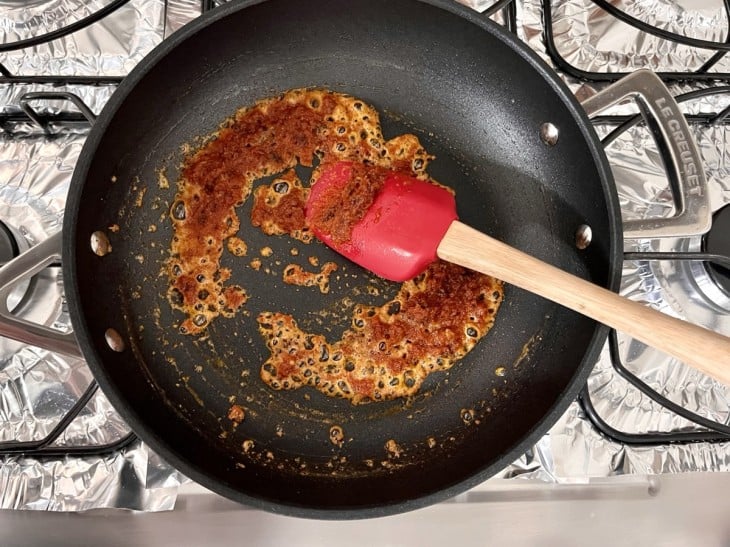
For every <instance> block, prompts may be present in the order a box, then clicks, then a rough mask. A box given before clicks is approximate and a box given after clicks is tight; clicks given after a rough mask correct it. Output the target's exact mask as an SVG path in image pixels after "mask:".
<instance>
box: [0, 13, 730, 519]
mask: <svg viewBox="0 0 730 547" xmlns="http://www.w3.org/2000/svg"><path fill="white" fill-rule="evenodd" d="M220 3H223V2H216V1H210V0H202V1H200V0H155V1H142V0H115V1H102V0H94V1H90V2H88V1H87V2H81V1H74V0H34V1H33V2H25V3H20V2H15V1H12V0H0V8H1V9H0V128H1V130H0V264H4V263H6V262H9V261H11V260H12V259H13V258H15V257H17V256H18V255H20V254H21V253H23V252H25V251H27V250H28V249H31V248H38V247H37V246H38V245H39V244H41V243H42V242H43V241H47V239H48V238H49V236H52V235H53V234H55V233H57V232H59V230H60V229H61V224H62V217H63V208H64V203H65V196H66V193H67V191H68V187H69V183H70V179H71V173H72V171H73V168H74V164H75V162H76V160H77V158H78V156H79V153H80V151H81V147H82V144H83V142H84V140H85V138H86V136H87V135H88V133H89V129H90V127H91V126H92V125H93V123H94V118H95V115H96V114H98V113H99V112H100V110H101V109H102V108H103V106H104V104H105V103H106V101H107V100H108V99H109V97H110V96H111V95H112V94H113V93H114V90H115V88H116V85H117V84H118V83H119V82H120V81H121V80H122V79H123V77H124V75H125V74H127V73H128V72H129V70H130V69H131V68H132V67H133V66H134V65H135V64H136V63H137V62H139V61H140V60H141V59H142V58H143V57H144V55H145V54H146V53H148V52H149V51H150V50H151V49H152V48H153V47H154V46H155V45H157V44H159V43H160V42H161V41H162V40H164V39H165V38H167V37H168V36H169V35H170V34H171V33H172V32H174V31H175V30H177V29H178V28H180V27H181V26H183V25H184V24H186V23H187V22H189V21H191V20H193V19H194V18H196V17H198V16H199V15H200V14H201V13H202V12H205V11H207V10H211V9H215V8H216V6H217V5H218V4H220ZM464 3H466V4H468V5H470V6H471V7H473V8H474V9H476V10H478V11H482V12H485V13H486V14H487V15H489V16H490V17H492V18H493V19H494V20H495V21H496V22H497V23H499V24H502V25H504V26H505V27H506V28H507V29H508V30H510V31H511V32H513V33H515V34H516V35H517V36H518V37H519V38H520V39H521V40H523V41H525V42H526V43H527V44H528V45H529V46H530V47H531V48H532V49H533V50H535V51H536V52H538V54H540V55H541V56H542V57H543V58H544V59H545V60H546V62H547V63H548V64H550V65H551V66H553V67H554V68H555V69H556V71H557V72H558V73H559V74H560V75H561V76H562V77H563V78H564V80H565V81H566V83H567V84H568V86H569V87H570V88H571V90H573V92H574V93H575V94H576V96H577V97H578V98H579V100H583V99H586V98H588V97H590V96H592V95H593V94H594V93H595V92H596V91H598V90H600V89H602V88H604V87H605V86H606V85H607V84H608V83H610V82H612V81H615V80H617V79H618V78H620V77H621V76H622V75H624V74H625V73H628V72H631V71H632V70H635V69H637V68H642V67H646V68H650V69H652V70H654V71H656V72H658V73H659V74H660V75H661V76H662V78H663V79H664V80H665V81H666V82H667V83H668V84H669V85H670V89H671V90H672V91H673V93H674V94H675V95H676V96H677V99H678V100H679V101H680V103H681V105H682V107H683V109H684V112H685V114H686V117H687V119H688V122H689V123H690V126H691V128H692V131H693V134H694V137H695V138H696V140H697V142H698V144H699V147H700V152H701V155H702V159H703V161H704V167H705V171H706V175H707V178H708V190H709V195H710V201H711V209H712V212H713V219H712V227H711V228H710V230H709V231H708V232H707V233H706V234H702V235H684V234H683V233H682V231H681V229H678V228H677V227H676V226H675V227H673V226H672V221H671V219H672V218H673V217H674V216H675V214H676V212H677V210H678V206H677V203H678V199H679V198H678V195H677V193H678V188H677V186H676V184H675V181H673V180H672V177H671V176H668V175H667V171H666V169H665V163H666V162H667V160H666V159H665V156H664V153H663V149H662V147H661V146H660V145H657V143H656V142H655V140H654V137H653V134H652V132H651V131H650V129H649V128H648V126H647V124H645V123H643V122H642V117H641V115H640V113H639V112H638V110H637V109H636V107H634V106H631V105H628V106H626V105H621V106H618V107H614V108H612V109H611V110H609V111H607V112H604V113H601V115H600V116H597V117H595V118H594V119H593V121H594V124H595V127H596V131H597V132H598V134H599V136H600V137H601V138H602V139H603V142H604V145H605V148H606V152H607V155H608V158H609V160H610V163H611V167H612V169H613V173H614V176H615V179H616V183H617V186H618V191H619V196H620V200H621V206H622V215H623V219H624V222H625V223H626V226H627V230H630V231H628V232H627V233H626V242H625V249H624V251H625V253H624V259H625V262H624V269H623V274H624V275H623V281H622V287H621V292H622V293H623V294H625V295H626V296H628V297H630V298H632V299H634V300H637V301H639V302H642V303H645V304H646V305H648V306H652V307H655V308H657V309H660V310H661V311H664V312H665V313H668V314H670V315H674V316H677V317H681V318H684V319H686V320H690V321H692V322H695V323H697V324H700V325H703V326H705V327H707V328H710V329H713V330H716V331H718V332H721V333H723V334H725V335H730V237H729V235H730V173H729V172H728V169H730V164H729V163H727V162H726V160H727V156H728V152H730V131H729V130H728V125H727V124H728V115H729V114H730V61H728V60H727V59H726V58H725V54H726V53H727V52H728V51H729V50H730V46H728V44H727V42H726V40H727V39H728V37H729V36H730V23H729V18H730V11H728V10H730V8H729V7H728V3H727V2H723V1H722V0H704V1H702V2H698V1H693V2H690V1H689V0H686V1H680V0H622V1H621V2H612V3H608V2H606V1H605V0H497V1H496V2H495V1H494V0H485V1H483V0H464ZM654 218H664V219H667V222H666V225H667V227H668V228H667V229H668V230H669V231H668V232H667V235H668V234H671V237H656V235H655V234H652V237H648V236H647V235H646V234H645V233H642V231H641V229H640V227H641V221H643V220H646V219H654ZM637 226H638V227H639V228H637ZM662 235H665V234H662ZM46 254H47V256H45V257H43V260H41V261H35V262H34V263H33V264H32V266H34V267H33V268H30V269H29V271H28V272H27V273H26V275H17V276H16V275H14V276H12V277H14V278H15V277H17V280H15V281H14V282H13V283H12V284H9V285H8V286H7V287H6V288H2V287H0V299H1V300H3V302H0V314H2V313H5V314H6V315H9V316H10V317H11V318H14V319H22V320H24V321H28V322H31V323H33V324H35V325H40V326H41V327H43V328H50V329H52V332H51V334H50V335H51V336H52V337H57V338H59V339H64V336H65V337H66V339H67V338H68V333H69V332H70V330H71V325H70V321H69V318H68V314H67V312H66V309H65V301H64V296H63V288H62V279H61V270H60V267H59V266H60V262H59V261H60V260H62V257H60V256H58V252H55V251H53V250H51V251H50V252H48V253H46ZM2 273H3V270H0V277H2ZM6 273H7V270H6ZM40 330H41V331H42V329H40ZM728 419H730V390H729V388H727V387H726V386H723V385H721V384H719V383H717V382H716V381H714V380H712V379H710V378H708V377H706V376H704V375H702V374H701V373H699V372H696V371H694V370H693V369H690V368H688V367H687V366H686V365H684V364H683V363H680V362H677V361H676V360H673V359H670V358H669V357H666V356H665V355H663V354H661V353H659V352H657V351H655V350H652V349H650V348H647V347H645V346H644V345H642V344H640V343H638V342H636V341H634V340H632V339H629V338H626V337H624V336H623V335H621V334H620V333H616V332H612V333H611V334H610V336H609V340H608V342H607V344H606V347H605V348H604V351H603V352H602V355H601V358H600V360H599V361H598V362H597V363H596V367H595V369H594V371H593V373H592V374H591V376H590V378H589V380H588V383H587V384H586V386H585V388H584V389H583V392H582V393H581V395H580V397H579V399H578V400H577V401H575V402H574V403H573V404H572V405H571V407H570V408H569V410H568V411H567V412H566V413H565V415H564V416H563V417H562V418H561V419H560V420H559V421H558V423H557V424H556V425H555V426H554V427H553V428H552V430H551V431H550V433H549V434H548V435H546V436H545V437H544V438H543V439H542V440H541V441H540V442H538V443H537V444H536V445H535V447H534V448H533V449H532V450H530V451H529V452H528V453H526V454H525V455H524V456H522V457H521V458H520V459H519V460H518V461H516V462H514V464H512V465H511V466H509V467H508V468H507V469H505V470H503V471H502V472H501V473H500V474H498V475H497V477H495V479H492V480H490V481H487V483H485V485H483V487H478V488H477V489H476V490H475V491H474V492H470V493H467V494H465V495H464V496H463V497H461V498H460V499H461V500H462V501H464V500H473V499H480V498H479V495H480V492H481V493H485V492H486V493H489V492H493V491H494V489H495V488H497V489H499V488H504V484H505V483H504V482H500V481H513V482H514V483H515V484H526V483H527V481H539V482H542V483H546V484H556V483H572V484H574V483H591V482H595V481H597V480H599V481H600V480H603V479H605V478H608V477H617V476H619V475H624V476H627V477H633V476H635V477H637V484H638V483H640V484H641V485H642V488H645V489H646V488H648V490H649V491H650V492H651V489H652V488H655V487H656V482H655V481H654V482H653V481H652V480H651V479H650V478H649V479H647V478H646V477H647V476H648V477H651V476H660V475H661V474H666V473H678V472H697V471H727V470H730V442H728V441H730V426H728V425H727V422H728ZM638 477H641V478H638ZM520 480H522V481H523V482H521V483H520ZM181 485H184V486H182V490H183V491H185V492H187V491H189V489H190V488H191V487H192V486H191V485H189V481H188V479H186V478H185V477H183V476H182V475H181V474H180V473H178V472H177V471H176V470H175V469H173V468H172V467H170V466H169V465H167V464H166V463H165V462H164V461H162V460H161V459H160V458H159V457H158V456H157V455H156V454H154V453H153V452H152V451H150V450H149V449H148V448H147V447H146V446H145V445H144V444H143V443H141V442H140V441H139V440H137V438H136V437H135V435H134V433H133V432H131V431H130V429H129V428H128V427H127V426H126V424H125V423H124V422H123V420H122V419H121V418H120V417H119V416H118V415H117V414H116V412H115V411H114V409H113V408H112V406H111V405H110V404H109V402H108V401H107V400H106V398H105V397H104V395H103V393H101V392H100V391H99V390H98V389H97V386H96V384H95V382H94V380H93V378H92V376H91V373H90V372H89V369H88V368H87V367H86V365H85V363H84V361H83V359H81V358H80V357H79V358H72V357H68V356H64V355H61V354H59V353H54V352H52V351H47V350H41V349H38V348H36V347H34V346H29V345H25V344H21V343H18V342H15V341H13V340H10V339H8V338H0V508H2V509H46V510H64V511H66V510H85V509H98V508H126V509H137V510H144V511H161V510H168V509H172V508H173V506H174V504H175V501H176V498H177V496H178V493H179V492H180V491H181V490H180V489H181ZM495 485H498V486H495ZM470 496H471V497H470ZM457 501H459V500H458V499H457Z"/></svg>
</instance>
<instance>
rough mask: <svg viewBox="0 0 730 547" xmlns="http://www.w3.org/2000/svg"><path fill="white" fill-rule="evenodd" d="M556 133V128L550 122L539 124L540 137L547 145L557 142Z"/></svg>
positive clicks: (553, 144) (557, 132)
mask: <svg viewBox="0 0 730 547" xmlns="http://www.w3.org/2000/svg"><path fill="white" fill-rule="evenodd" d="M558 134H559V131H558V128H557V127H555V126H554V125H553V124H551V123H550V122H545V123H544V124H542V125H541V126H540V138H541V139H542V142H544V143H545V144H547V145H548V146H555V144H556V143H557V142H558Z"/></svg>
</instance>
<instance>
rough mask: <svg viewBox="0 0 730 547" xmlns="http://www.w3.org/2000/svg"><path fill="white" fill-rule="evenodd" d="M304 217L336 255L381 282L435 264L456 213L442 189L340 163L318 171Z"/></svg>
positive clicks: (451, 199)
mask: <svg viewBox="0 0 730 547" xmlns="http://www.w3.org/2000/svg"><path fill="white" fill-rule="evenodd" d="M363 169H370V172H366V173H365V174H363ZM353 215H354V218H353ZM306 218H307V222H308V224H309V226H310V228H311V229H312V231H313V232H314V234H315V235H316V236H317V238H319V239H320V240H321V241H323V242H324V243H325V244H327V245H328V246H330V247H332V248H333V249H334V250H335V251H337V252H338V253H340V254H342V255H343V256H345V257H347V258H349V259H350V260H352V261H353V262H355V263H357V264H359V265H361V266H363V267H364V268H367V269H368V270H371V271H372V272H374V273H375V274H377V275H379V276H381V277H384V278H385V279H390V280H392V281H405V280H407V279H411V278H412V277H414V276H416V275H418V274H419V273H421V272H422V271H423V270H424V269H426V267H427V266H428V265H429V264H430V263H431V262H433V261H434V260H436V249H437V248H438V245H439V243H440V242H441V239H442V238H443V236H444V234H445V233H446V230H447V229H448V227H449V225H450V224H451V223H452V222H453V221H454V220H456V218H457V215H456V202H455V200H454V196H453V195H452V194H451V193H450V192H449V191H447V190H445V189H444V188H441V187H439V186H436V185H434V184H431V183H429V182H424V181H421V180H418V179H415V178H413V177H409V176H407V175H404V174H401V173H397V172H393V171H383V170H382V169H379V168H376V167H372V166H362V165H360V164H355V163H352V162H338V163H335V164H332V165H329V166H325V167H323V168H322V172H321V174H320V176H319V178H318V179H317V182H316V184H314V186H312V189H311V192H310V194H309V199H308V200H307V206H306ZM343 232H344V233H343Z"/></svg>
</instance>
